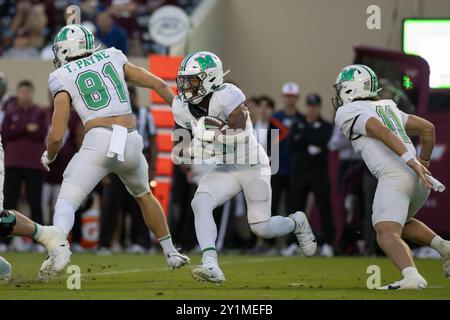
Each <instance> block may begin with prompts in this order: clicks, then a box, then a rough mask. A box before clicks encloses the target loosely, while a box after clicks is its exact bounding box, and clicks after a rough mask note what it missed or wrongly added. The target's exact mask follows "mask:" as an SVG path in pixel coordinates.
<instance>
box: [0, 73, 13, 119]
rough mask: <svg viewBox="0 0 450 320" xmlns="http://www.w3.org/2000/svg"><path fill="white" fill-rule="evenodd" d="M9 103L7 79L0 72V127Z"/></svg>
mask: <svg viewBox="0 0 450 320" xmlns="http://www.w3.org/2000/svg"><path fill="white" fill-rule="evenodd" d="M10 101H11V96H10V95H9V94H8V79H7V78H6V74H5V73H4V72H1V71H0V126H1V124H2V122H3V118H4V116H5V110H6V108H7V105H8V103H9V102H10Z"/></svg>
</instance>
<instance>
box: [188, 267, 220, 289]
mask: <svg viewBox="0 0 450 320" xmlns="http://www.w3.org/2000/svg"><path fill="white" fill-rule="evenodd" d="M191 273H192V277H193V278H194V279H195V280H197V281H199V282H205V281H207V282H213V283H215V284H217V285H220V284H222V283H223V282H225V275H224V274H223V272H222V270H220V268H219V266H218V265H217V264H215V263H211V262H205V263H203V264H202V265H199V266H194V267H192V270H191Z"/></svg>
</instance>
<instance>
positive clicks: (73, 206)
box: [40, 25, 189, 280]
mask: <svg viewBox="0 0 450 320" xmlns="http://www.w3.org/2000/svg"><path fill="white" fill-rule="evenodd" d="M96 49H97V48H96V47H95V44H94V35H93V34H92V32H91V31H90V30H89V29H87V28H86V27H83V26H81V25H69V26H66V27H64V28H62V29H61V31H60V32H59V33H58V34H57V36H56V38H55V43H54V46H53V51H54V54H55V59H54V64H55V67H56V68H57V69H56V70H55V71H53V72H52V73H51V74H50V76H49V87H50V90H51V92H52V94H53V95H54V97H55V99H54V104H55V108H54V113H53V117H52V124H51V128H50V132H49V134H48V139H47V150H46V151H45V152H44V154H43V155H42V159H41V161H42V163H43V165H44V167H45V168H46V169H47V170H49V168H48V165H49V164H50V163H51V162H52V161H53V160H55V158H56V156H57V154H58V151H59V149H60V148H61V145H62V141H63V139H64V133H65V130H66V128H67V122H68V119H69V115H70V108H71V107H73V108H74V109H75V111H76V112H77V114H78V116H79V117H80V119H81V120H82V121H83V124H84V128H85V136H84V140H83V144H82V146H81V148H80V151H79V152H78V153H77V154H76V155H75V156H74V157H73V158H72V160H71V161H70V163H69V164H68V166H67V168H66V170H65V172H64V180H63V183H62V186H61V191H60V193H59V195H58V199H57V201H56V205H55V215H54V218H53V224H54V225H55V226H56V227H58V229H59V230H60V242H59V243H58V244H57V245H56V246H54V247H53V248H52V249H51V250H50V252H49V257H48V258H47V259H46V260H45V261H44V263H43V264H42V266H41V271H40V276H41V279H43V280H46V279H48V278H50V277H52V276H53V275H55V274H56V273H57V272H61V271H62V270H63V269H64V268H65V266H66V265H67V264H68V263H69V261H70V256H71V252H70V249H69V243H68V242H67V235H68V234H69V232H70V230H71V229H72V227H73V224H74V218H75V211H76V210H77V208H78V207H79V206H80V204H81V202H82V201H83V199H84V198H85V197H86V196H87V195H88V194H89V193H90V192H91V191H92V189H93V188H94V187H95V186H96V185H97V184H98V183H99V181H100V180H101V179H102V178H103V177H105V176H106V175H108V174H110V173H115V174H117V175H118V176H119V177H120V179H121V180H122V181H123V182H124V184H125V186H126V187H127V190H128V191H129V192H130V194H131V195H133V196H134V197H135V199H136V201H137V203H138V204H139V206H140V208H141V211H142V214H143V216H144V220H145V222H146V224H147V226H148V227H149V228H150V229H151V230H152V231H153V233H154V234H155V236H156V237H157V238H158V239H159V242H160V244H161V246H162V248H163V251H164V254H165V256H166V259H167V263H168V265H169V267H171V268H179V267H181V266H183V265H185V264H187V263H189V258H188V257H186V256H184V255H182V254H180V253H179V252H178V251H177V250H176V249H175V248H174V246H173V243H172V239H171V237H170V233H169V229H168V227H167V222H166V218H165V215H164V212H163V209H162V207H161V205H160V204H159V202H158V200H157V199H156V198H155V197H154V196H153V195H152V193H151V191H150V186H149V181H148V164H147V161H146V159H145V157H144V155H143V154H142V148H143V141H142V137H141V136H140V135H139V133H138V132H137V131H136V120H135V117H134V115H133V113H132V109H131V105H130V97H129V93H128V89H127V83H130V84H134V85H136V86H139V87H144V88H148V89H153V90H155V91H156V92H157V93H158V94H159V95H160V96H161V97H162V98H163V99H164V100H165V101H166V102H167V103H168V104H171V103H172V101H173V99H174V94H173V93H172V91H171V89H170V87H169V86H168V85H167V83H165V82H164V81H163V80H161V79H160V78H158V77H156V76H154V75H153V74H151V73H149V72H148V71H146V70H145V69H143V68H140V67H136V66H134V65H133V64H131V63H129V62H128V60H127V57H126V56H125V55H124V54H123V53H122V52H121V51H120V50H117V49H115V48H108V49H105V50H100V51H96Z"/></svg>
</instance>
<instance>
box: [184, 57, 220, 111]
mask: <svg viewBox="0 0 450 320" xmlns="http://www.w3.org/2000/svg"><path fill="white" fill-rule="evenodd" d="M223 77H224V73H223V69H222V61H220V59H219V57H218V56H216V55H215V54H214V53H211V52H208V51H194V52H191V53H190V54H188V55H187V56H186V57H185V58H184V59H183V61H182V62H181V65H180V69H179V70H178V76H177V87H178V92H179V93H180V94H181V95H182V96H183V97H184V99H185V100H186V101H187V102H190V103H192V104H199V103H200V102H201V101H202V100H203V98H204V97H205V96H207V95H208V94H210V93H211V92H213V91H214V90H216V88H217V87H219V86H220V85H221V84H223Z"/></svg>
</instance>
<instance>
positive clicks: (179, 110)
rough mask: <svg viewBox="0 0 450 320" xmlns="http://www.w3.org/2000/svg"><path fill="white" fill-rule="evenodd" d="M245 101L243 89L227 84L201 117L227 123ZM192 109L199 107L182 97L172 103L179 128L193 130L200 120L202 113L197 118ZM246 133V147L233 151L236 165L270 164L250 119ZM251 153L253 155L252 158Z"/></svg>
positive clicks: (214, 95)
mask: <svg viewBox="0 0 450 320" xmlns="http://www.w3.org/2000/svg"><path fill="white" fill-rule="evenodd" d="M245 100H246V98H245V95H244V93H243V92H242V90H241V89H239V88H238V87H236V86H235V85H233V84H230V83H225V84H223V85H221V86H220V87H219V88H217V90H216V91H214V92H213V94H212V96H211V99H210V101H209V107H208V111H207V114H206V112H205V114H203V115H201V116H206V115H208V116H212V117H216V118H219V119H221V120H223V121H225V122H226V121H227V120H228V117H229V116H230V114H231V113H232V112H233V110H234V109H236V108H237V107H239V106H240V105H241V104H242V103H244V102H245ZM190 108H199V107H198V106H194V105H191V106H189V103H187V102H186V101H184V100H183V99H182V98H181V97H180V96H177V97H175V99H174V101H173V103H172V112H173V115H174V119H175V122H176V123H177V124H178V125H179V126H181V127H183V128H185V129H189V130H190V129H191V121H195V120H196V119H197V118H200V116H199V115H200V112H199V114H198V115H197V117H196V116H194V115H193V114H192V113H191V110H190ZM197 110H198V109H197ZM194 113H196V112H194ZM245 131H246V132H247V136H248V142H247V143H246V144H245V147H243V148H240V147H238V148H237V149H235V150H234V151H233V152H234V154H235V164H249V159H250V164H268V163H269V159H268V156H267V154H266V152H265V151H264V148H263V147H262V146H261V145H260V144H259V143H258V140H257V139H256V136H255V134H254V132H253V124H252V122H251V119H250V117H248V118H247V123H246V128H245ZM242 150H244V151H245V152H242ZM255 151H256V152H255ZM224 152H225V153H226V152H228V151H225V150H224ZM249 153H251V156H250V157H249ZM255 157H256V158H257V161H256V162H257V163H256V162H255V161H254V159H255ZM216 158H217V157H216ZM216 162H217V161H216ZM219 163H220V161H219ZM227 163H228V160H227Z"/></svg>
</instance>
